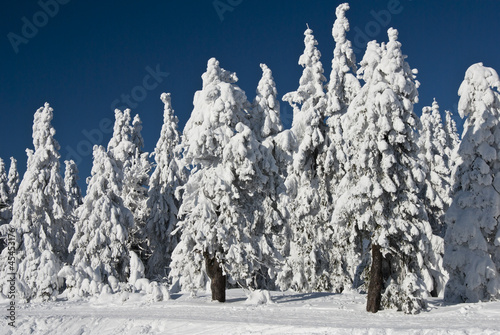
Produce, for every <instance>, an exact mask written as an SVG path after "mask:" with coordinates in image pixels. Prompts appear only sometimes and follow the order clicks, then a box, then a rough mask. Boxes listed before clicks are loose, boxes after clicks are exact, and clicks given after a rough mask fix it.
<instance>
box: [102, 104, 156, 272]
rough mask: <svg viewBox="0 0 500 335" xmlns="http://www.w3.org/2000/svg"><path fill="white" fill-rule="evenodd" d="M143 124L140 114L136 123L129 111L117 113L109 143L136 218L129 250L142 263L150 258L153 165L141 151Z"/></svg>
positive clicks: (127, 202)
mask: <svg viewBox="0 0 500 335" xmlns="http://www.w3.org/2000/svg"><path fill="white" fill-rule="evenodd" d="M141 131H142V122H141V119H140V118H139V116H138V115H135V117H134V119H133V121H132V119H131V116H130V110H129V109H126V110H124V111H123V112H122V111H120V110H118V109H117V110H115V124H114V128H113V136H112V138H111V139H110V141H109V143H108V153H109V154H110V157H111V158H112V159H114V160H115V163H116V166H117V167H118V169H120V170H121V171H122V173H121V177H122V178H123V179H122V181H121V183H122V185H123V187H122V189H121V191H120V194H119V195H120V197H121V198H122V199H123V202H124V205H125V207H127V208H128V209H129V210H130V211H131V212H132V214H133V216H134V226H133V227H132V228H131V229H130V234H129V238H130V243H129V247H130V249H131V250H132V251H134V252H136V253H137V254H138V255H139V257H140V259H141V261H142V262H146V259H147V258H148V257H149V255H150V250H147V243H146V241H145V231H144V229H145V224H146V223H145V221H146V201H147V193H148V189H147V186H148V182H149V171H150V170H151V163H150V162H149V159H148V154H147V153H145V152H143V151H142V147H143V146H144V140H143V138H142V135H141Z"/></svg>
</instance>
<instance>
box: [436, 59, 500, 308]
mask: <svg viewBox="0 0 500 335" xmlns="http://www.w3.org/2000/svg"><path fill="white" fill-rule="evenodd" d="M499 89H500V79H499V77H498V74H497V72H496V71H495V70H494V69H492V68H489V67H485V66H483V64H482V63H477V64H474V65H472V66H471V67H469V69H468V70H467V72H466V73H465V78H464V81H463V82H462V84H461V85H460V88H459V90H458V94H459V96H460V101H459V104H458V111H459V113H460V116H461V117H462V118H465V117H467V119H466V120H465V124H464V134H463V136H462V142H461V144H460V147H459V149H458V155H459V156H460V158H461V163H460V165H459V166H458V167H457V168H456V171H455V175H454V181H455V183H454V196H453V202H452V204H451V206H450V209H449V210H448V212H447V213H446V223H447V225H448V229H447V231H446V236H445V256H444V261H445V265H446V267H447V269H448V271H449V273H450V280H449V281H448V283H447V285H446V291H445V299H446V300H447V301H451V302H478V301H489V300H497V299H499V298H500V243H499V241H500V229H499V228H500V224H499V217H500V159H499V157H500V156H499V148H500V126H499V118H500V95H499V93H498V90H499Z"/></svg>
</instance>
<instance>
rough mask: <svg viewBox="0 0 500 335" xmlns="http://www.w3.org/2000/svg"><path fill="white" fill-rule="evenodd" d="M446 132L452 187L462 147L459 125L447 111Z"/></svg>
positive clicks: (446, 149) (451, 191)
mask: <svg viewBox="0 0 500 335" xmlns="http://www.w3.org/2000/svg"><path fill="white" fill-rule="evenodd" d="M445 113H446V117H445V131H446V148H445V151H446V156H447V157H448V158H449V160H450V161H449V164H448V165H449V168H450V171H451V175H450V176H449V183H450V185H451V184H452V182H453V178H452V176H453V174H454V171H455V169H456V167H457V166H458V165H460V163H461V161H460V156H459V155H458V153H457V152H458V148H459V147H460V142H461V140H460V136H459V134H458V130H457V123H456V122H455V120H454V119H453V114H452V113H451V112H450V111H445ZM452 193H453V190H452V188H450V195H449V196H451V195H452Z"/></svg>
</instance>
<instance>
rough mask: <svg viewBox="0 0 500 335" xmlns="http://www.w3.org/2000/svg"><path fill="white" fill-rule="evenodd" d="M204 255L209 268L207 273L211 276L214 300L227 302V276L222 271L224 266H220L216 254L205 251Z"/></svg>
mask: <svg viewBox="0 0 500 335" xmlns="http://www.w3.org/2000/svg"><path fill="white" fill-rule="evenodd" d="M203 256H204V257H205V266H206V269H207V275H208V277H209V278H210V289H211V290H212V300H217V301H219V302H225V301H226V276H224V275H223V273H222V267H221V266H220V264H219V262H218V261H217V258H216V257H215V256H212V255H210V254H209V253H208V252H205V253H204V254H203Z"/></svg>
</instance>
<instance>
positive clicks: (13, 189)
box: [7, 157, 19, 204]
mask: <svg viewBox="0 0 500 335" xmlns="http://www.w3.org/2000/svg"><path fill="white" fill-rule="evenodd" d="M7 179H8V180H7V186H8V187H9V194H10V203H11V204H13V203H14V199H15V197H16V195H17V191H18V189H19V173H18V172H17V160H16V159H15V158H14V157H11V158H10V167H9V175H8V177H7Z"/></svg>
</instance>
